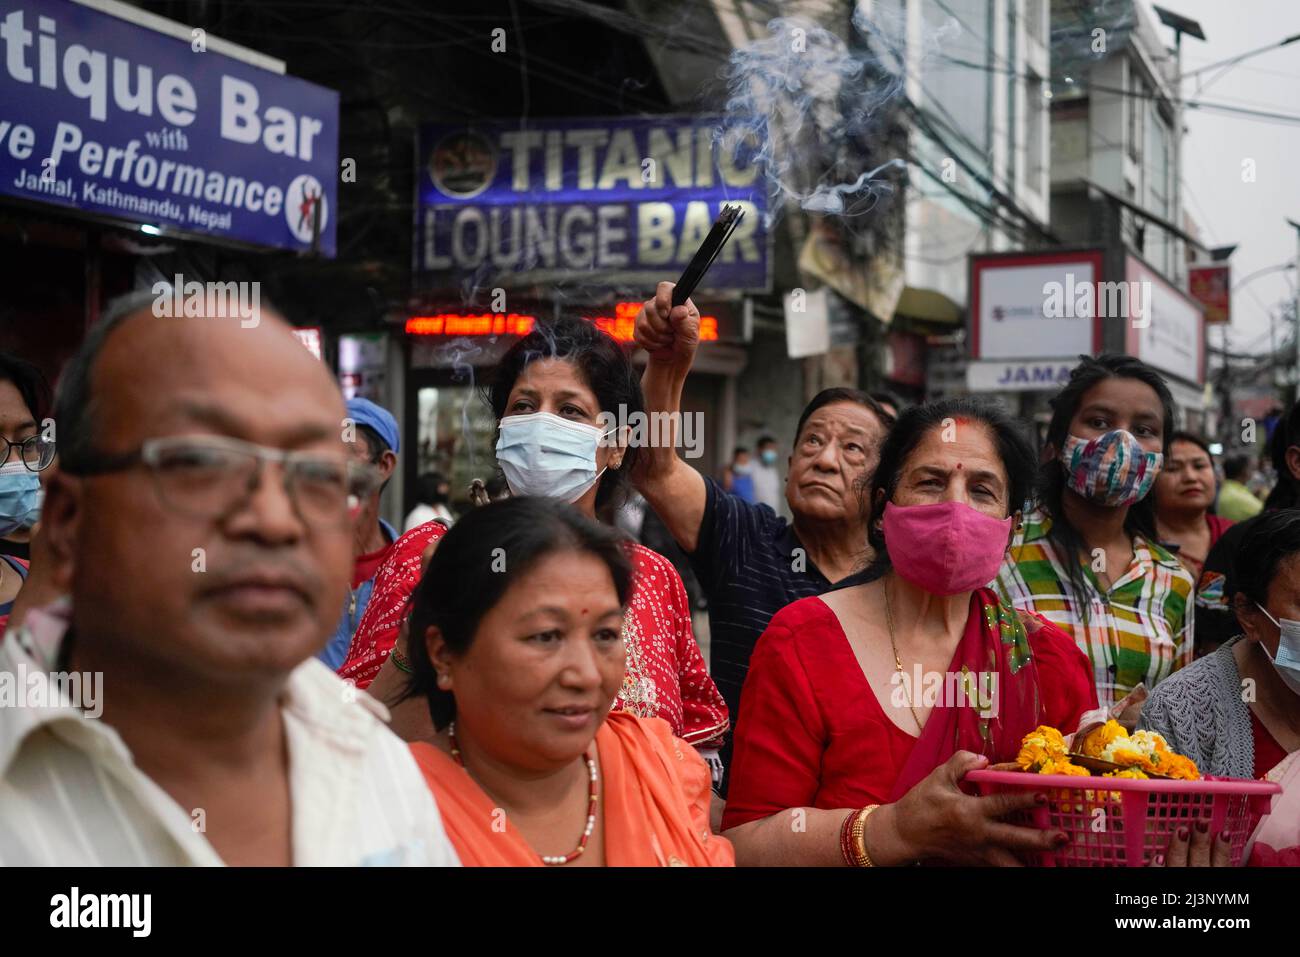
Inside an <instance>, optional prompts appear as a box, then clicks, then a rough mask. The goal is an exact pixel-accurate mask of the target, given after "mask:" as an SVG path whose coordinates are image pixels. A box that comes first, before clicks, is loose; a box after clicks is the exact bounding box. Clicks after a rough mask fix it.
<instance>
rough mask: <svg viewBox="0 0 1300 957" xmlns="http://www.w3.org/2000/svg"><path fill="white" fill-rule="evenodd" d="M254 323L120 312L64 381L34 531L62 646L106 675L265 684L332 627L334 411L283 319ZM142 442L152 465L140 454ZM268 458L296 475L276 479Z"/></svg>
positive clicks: (318, 367)
mask: <svg viewBox="0 0 1300 957" xmlns="http://www.w3.org/2000/svg"><path fill="white" fill-rule="evenodd" d="M262 319H263V320H265V321H260V322H258V323H257V324H256V325H255V326H248V325H245V324H243V323H241V321H240V319H239V318H238V317H237V316H235V317H228V318H227V317H197V316H190V317H171V316H159V315H156V314H155V312H154V310H153V309H152V308H151V307H150V305H149V304H148V302H143V303H142V302H140V301H136V302H134V303H129V304H127V305H125V306H124V307H122V308H120V309H119V310H117V311H116V312H115V313H114V314H113V315H111V316H109V317H107V318H106V319H105V320H104V321H103V323H102V324H101V325H100V326H98V327H96V328H95V329H94V330H93V331H92V333H91V334H90V335H89V336H88V337H87V340H86V342H85V343H84V344H83V347H82V350H81V351H80V352H79V353H78V355H77V356H76V357H75V358H74V359H73V361H72V362H71V363H70V364H69V366H68V368H67V369H66V370H65V372H64V377H63V380H62V381H61V382H60V387H59V395H58V400H57V402H56V407H55V422H56V427H57V429H58V436H57V438H58V442H59V445H60V448H59V454H60V460H59V468H58V469H57V471H56V474H55V475H54V476H53V478H52V479H51V480H50V484H49V488H48V490H47V495H46V511H45V516H44V521H45V528H46V529H47V534H48V535H49V541H50V545H51V549H52V550H53V551H54V553H55V555H56V557H57V565H58V568H59V572H58V578H59V580H60V582H61V583H62V584H63V585H64V587H65V588H66V589H67V590H68V591H69V592H70V593H71V595H72V599H73V622H74V627H75V629H76V634H77V636H78V643H80V644H82V645H83V647H84V646H87V645H89V646H91V647H99V648H101V649H111V650H112V654H113V656H114V660H119V659H120V660H121V661H122V662H123V666H130V663H132V662H133V663H134V665H135V666H140V665H141V664H142V663H145V662H150V663H152V664H153V665H154V666H155V667H156V668H159V669H161V670H163V671H169V672H171V673H178V672H181V671H187V672H189V673H190V674H191V675H193V673H195V672H199V673H201V675H202V677H203V678H204V679H205V680H226V681H231V682H241V681H244V682H246V681H256V680H257V679H258V678H259V676H260V677H261V678H263V679H266V680H268V681H275V680H282V679H283V677H284V676H285V675H286V674H287V673H288V671H289V670H291V669H292V668H293V667H294V666H296V665H297V664H298V663H300V662H301V661H303V660H305V659H306V658H307V657H309V656H311V655H312V654H315V653H316V652H317V651H318V650H319V649H320V648H321V647H323V646H324V643H325V640H326V638H327V636H328V635H329V633H330V632H331V631H332V629H333V626H334V625H335V623H336V622H337V620H338V616H339V612H340V609H341V608H342V607H343V600H344V597H345V596H346V594H347V586H348V581H349V578H350V573H351V552H352V548H351V528H350V514H349V512H348V510H347V504H346V496H345V495H343V496H340V497H339V498H338V501H337V504H338V507H337V509H334V508H333V506H332V505H331V504H330V502H331V501H333V499H331V498H330V494H331V492H330V490H331V489H332V488H337V487H338V486H336V485H330V484H328V483H329V481H330V479H329V478H325V479H324V483H323V482H322V477H325V476H330V475H334V474H338V473H337V472H332V471H331V470H332V469H333V468H334V465H335V464H336V463H337V465H338V469H340V470H342V471H344V472H346V469H347V462H348V456H347V447H346V446H345V444H344V441H343V437H344V430H345V420H346V417H347V412H346V409H345V407H344V404H343V398H342V395H341V394H340V392H339V389H338V386H337V384H336V383H335V382H334V379H333V377H332V376H331V375H330V373H329V371H328V369H327V368H326V367H325V366H324V364H323V363H321V362H320V361H319V360H317V359H316V358H315V357H314V356H313V355H312V354H311V353H310V352H308V350H307V349H306V348H304V347H303V345H302V343H300V342H299V341H298V340H297V339H296V338H295V337H294V335H293V333H292V330H291V329H290V328H289V326H288V325H287V324H286V323H285V322H284V321H283V319H281V318H280V317H279V316H276V315H273V314H269V313H268V312H266V311H265V310H264V311H263V315H262ZM159 440H165V442H166V443H170V444H171V445H170V446H169V447H171V448H173V452H172V453H171V457H170V458H169V459H168V460H166V462H165V463H162V462H159V461H158V460H156V459H155V460H149V459H148V457H147V456H146V455H145V451H144V450H145V449H146V448H147V447H153V446H156V445H157V443H158V441H159ZM176 443H179V446H176ZM177 448H179V451H176V449H177ZM259 449H260V450H263V451H262V452H261V453H260V454H261V456H262V458H260V459H255V458H253V457H252V456H253V455H254V454H258V453H257V450H259ZM232 450H233V451H232ZM279 453H294V454H295V455H296V456H297V457H298V458H299V459H301V458H302V457H303V456H306V457H307V459H309V460H310V462H311V463H312V464H311V466H310V468H309V469H307V470H306V471H295V472H292V473H291V472H290V471H288V470H287V468H286V467H285V466H284V465H281V464H277V463H275V462H274V461H272V460H268V459H267V458H266V456H268V455H270V456H272V457H274V456H275V455H277V454H279ZM232 456H233V458H232ZM223 462H224V463H225V464H222V463H223ZM322 503H324V504H322ZM335 511H336V512H337V515H335V514H334V512H335Z"/></svg>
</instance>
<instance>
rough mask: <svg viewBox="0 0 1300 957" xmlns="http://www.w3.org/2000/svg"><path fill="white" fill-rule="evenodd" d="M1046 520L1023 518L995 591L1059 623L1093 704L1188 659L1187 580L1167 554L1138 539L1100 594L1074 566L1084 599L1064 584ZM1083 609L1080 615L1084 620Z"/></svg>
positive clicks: (1086, 568)
mask: <svg viewBox="0 0 1300 957" xmlns="http://www.w3.org/2000/svg"><path fill="white" fill-rule="evenodd" d="M1051 527H1052V523H1051V519H1050V518H1049V517H1047V515H1046V514H1044V512H1043V511H1042V510H1041V509H1038V510H1034V511H1029V512H1026V513H1025V517H1024V527H1023V528H1022V529H1020V530H1019V531H1017V532H1016V535H1015V538H1013V539H1012V540H1011V547H1010V548H1009V549H1008V550H1007V555H1006V558H1005V559H1004V560H1003V562H1002V568H1001V569H1000V570H999V572H998V579H997V588H998V591H999V592H1000V593H1001V595H1002V597H1003V599H1004V600H1005V601H1007V602H1009V603H1010V604H1012V605H1014V606H1015V607H1017V608H1024V609H1026V610H1028V611H1033V612H1037V613H1038V614H1040V615H1042V616H1043V617H1044V618H1046V619H1047V620H1048V621H1050V622H1052V623H1054V624H1056V625H1060V626H1061V627H1062V628H1063V629H1065V631H1066V632H1068V633H1069V634H1070V635H1071V636H1072V637H1073V638H1074V640H1075V643H1076V644H1077V645H1078V646H1079V647H1080V648H1081V649H1082V650H1083V652H1084V653H1085V654H1086V655H1087V656H1088V658H1089V659H1090V660H1091V661H1092V670H1093V676H1094V678H1095V680H1096V683H1097V701H1098V704H1099V706H1100V707H1103V708H1106V707H1109V706H1110V705H1112V704H1114V703H1115V702H1116V701H1118V700H1120V699H1121V698H1123V697H1124V696H1125V695H1126V694H1128V693H1129V692H1130V691H1132V690H1133V688H1134V687H1135V686H1136V685H1137V684H1138V683H1139V682H1141V683H1144V684H1145V685H1146V687H1147V688H1148V689H1150V688H1152V687H1154V686H1155V685H1156V684H1157V683H1158V682H1160V681H1162V680H1163V679H1165V678H1167V677H1169V675H1170V674H1172V673H1173V672H1174V671H1176V670H1178V669H1179V668H1182V667H1183V666H1184V665H1188V664H1190V663H1191V661H1192V619H1193V607H1194V606H1193V601H1192V596H1193V591H1194V583H1193V581H1192V576H1191V575H1190V574H1189V573H1188V572H1187V570H1186V569H1184V568H1183V566H1182V564H1181V563H1180V562H1179V561H1178V559H1177V558H1175V557H1174V556H1173V555H1172V554H1171V553H1170V552H1168V551H1166V550H1165V549H1164V548H1161V547H1160V546H1159V545H1158V544H1156V543H1155V542H1148V541H1147V540H1146V539H1144V538H1143V537H1142V536H1140V535H1135V536H1134V537H1133V561H1132V562H1131V563H1130V565H1129V567H1128V568H1127V569H1126V570H1125V571H1124V574H1122V575H1120V576H1118V577H1113V578H1112V582H1113V584H1112V585H1111V587H1110V590H1109V591H1107V592H1104V593H1103V592H1102V591H1101V588H1100V585H1099V584H1098V582H1097V578H1096V576H1095V575H1094V574H1093V571H1092V567H1091V565H1090V563H1088V562H1084V561H1080V566H1081V569H1082V571H1083V576H1084V580H1085V582H1086V590H1087V594H1086V595H1082V596H1080V595H1078V594H1076V593H1075V591H1074V589H1073V588H1072V586H1071V585H1070V580H1069V575H1068V573H1067V571H1066V567H1067V566H1066V564H1065V560H1064V558H1063V556H1062V555H1061V552H1060V549H1059V548H1058V546H1057V545H1056V543H1055V542H1053V541H1052V540H1051V539H1049V538H1048V537H1047V533H1048V531H1049V530H1050V529H1051ZM1085 608H1086V611H1087V617H1086V619H1085V617H1084V609H1085Z"/></svg>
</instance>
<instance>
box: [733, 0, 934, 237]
mask: <svg viewBox="0 0 1300 957" xmlns="http://www.w3.org/2000/svg"><path fill="white" fill-rule="evenodd" d="M767 29H768V36H766V37H764V38H762V39H759V40H755V41H754V42H752V43H749V44H747V45H746V46H744V47H742V48H740V49H738V50H735V51H734V52H733V53H732V54H731V61H730V63H729V65H728V67H727V69H726V82H727V87H728V90H729V94H730V96H729V99H728V101H727V106H726V118H725V120H724V122H723V126H722V129H721V130H719V133H718V138H717V139H718V142H719V145H720V147H722V148H725V144H728V143H734V142H735V141H736V139H737V138H740V137H745V138H748V139H750V140H751V141H756V142H757V143H758V144H759V145H758V147H757V149H756V158H757V160H758V161H759V162H761V164H762V167H763V170H764V174H765V176H766V178H767V187H768V196H769V200H770V202H769V210H768V225H770V224H771V221H772V220H773V219H774V218H775V217H776V216H777V215H779V212H780V209H781V207H782V206H783V205H784V204H786V203H794V204H797V205H798V206H800V207H801V208H803V209H805V210H807V211H809V212H816V213H824V214H832V215H837V216H840V217H854V216H860V215H862V214H864V213H866V212H868V211H869V210H870V209H871V208H872V207H873V206H874V205H875V204H876V202H877V201H878V200H879V198H880V197H881V196H882V195H883V194H885V193H887V192H891V191H892V190H893V189H894V187H895V180H896V179H897V176H891V177H889V178H881V177H880V174H882V173H886V172H888V171H893V170H905V169H906V164H905V163H904V161H903V160H902V159H900V158H897V157H894V158H886V157H880V156H877V163H878V165H876V166H875V168H874V169H871V170H868V171H865V172H864V171H862V169H861V167H862V165H864V164H863V163H862V159H863V157H864V156H872V155H874V148H876V147H877V144H878V143H879V141H880V140H882V139H883V138H884V137H883V133H884V131H885V130H886V128H887V126H888V124H889V122H890V116H889V111H888V110H887V109H886V108H887V107H888V106H889V105H890V104H892V103H893V102H894V101H896V100H899V99H900V97H901V96H902V95H903V93H904V88H905V85H906V82H907V72H906V59H905V54H904V50H905V49H906V40H907V30H906V21H905V19H904V18H902V17H900V16H897V15H894V14H890V13H887V12H886V11H882V10H876V11H875V12H873V14H872V15H871V16H870V17H867V16H866V15H865V14H864V13H863V12H862V11H861V10H860V9H859V10H855V12H854V15H853V29H852V30H851V31H850V32H851V36H850V37H849V39H848V40H847V41H846V40H845V39H843V38H841V37H839V36H836V35H835V34H834V33H831V32H830V31H829V30H826V29H825V28H823V27H821V26H819V25H817V24H816V23H814V22H812V21H811V20H807V19H803V18H798V17H778V18H777V19H775V20H772V21H771V22H770V23H768V25H767ZM959 32H960V27H958V26H957V24H956V22H955V21H953V20H950V21H949V22H948V23H946V24H945V25H944V26H943V27H941V28H939V29H938V30H936V31H932V32H930V33H929V34H928V35H927V36H924V37H922V40H921V45H920V49H918V50H917V51H916V53H915V54H914V58H915V59H916V61H917V62H919V61H920V60H921V59H924V58H925V57H926V56H928V55H930V54H932V53H933V52H934V51H935V50H937V49H938V45H939V43H940V42H941V41H943V40H946V39H947V38H949V37H951V36H954V35H956V34H957V33H959ZM880 160H885V161H884V162H880Z"/></svg>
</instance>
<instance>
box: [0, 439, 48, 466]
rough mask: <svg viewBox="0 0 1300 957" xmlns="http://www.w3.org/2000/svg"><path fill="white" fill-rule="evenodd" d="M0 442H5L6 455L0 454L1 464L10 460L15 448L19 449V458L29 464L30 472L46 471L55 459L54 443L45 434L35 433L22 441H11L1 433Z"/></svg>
mask: <svg viewBox="0 0 1300 957" xmlns="http://www.w3.org/2000/svg"><path fill="white" fill-rule="evenodd" d="M0 442H3V443H4V444H5V450H4V455H0V465H4V464H5V463H7V462H8V461H9V458H10V456H12V455H13V451H14V449H17V450H18V460H19V461H20V462H22V463H23V465H25V466H27V471H29V472H41V471H44V470H45V469H47V468H49V467H50V463H51V462H53V461H54V443H53V442H52V441H49V440H47V439H46V438H45V437H44V436H40V435H33V436H31V437H30V438H26V439H23V440H22V441H21V442H10V441H9V440H8V439H6V438H5V437H4V436H2V435H0Z"/></svg>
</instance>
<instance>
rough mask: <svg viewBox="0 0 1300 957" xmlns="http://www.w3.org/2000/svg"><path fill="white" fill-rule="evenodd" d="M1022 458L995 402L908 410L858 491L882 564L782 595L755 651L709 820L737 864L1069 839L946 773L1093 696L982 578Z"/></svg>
mask: <svg viewBox="0 0 1300 957" xmlns="http://www.w3.org/2000/svg"><path fill="white" fill-rule="evenodd" d="M1033 472H1034V461H1033V452H1032V450H1031V448H1030V446H1029V445H1028V443H1027V442H1026V440H1025V439H1024V438H1023V437H1022V436H1021V435H1020V433H1019V432H1018V430H1017V428H1016V426H1015V424H1014V423H1013V422H1012V421H1011V420H1010V419H1009V418H1008V417H1007V416H1006V415H1005V414H1004V413H1002V412H1001V411H1000V410H998V409H996V408H995V407H992V406H989V405H985V404H982V403H979V402H976V401H975V400H972V399H969V398H961V399H949V400H945V401H942V402H938V403H933V404H930V405H925V406H918V407H914V408H912V409H909V410H907V411H906V412H904V413H903V415H902V417H901V418H900V419H899V420H898V423H897V424H896V425H895V426H894V429H893V431H892V432H891V433H890V435H889V437H888V438H887V439H886V440H885V443H884V446H883V447H882V449H881V456H880V464H879V466H878V467H877V469H876V473H875V477H874V479H873V483H872V489H871V499H870V500H871V503H872V516H871V522H870V525H869V532H868V534H869V537H870V542H871V544H872V546H873V547H874V548H875V550H876V554H877V556H878V557H877V569H878V570H879V571H881V573H882V574H881V577H879V578H877V579H876V580H874V581H872V582H870V583H868V584H865V585H855V586H853V587H850V588H845V589H841V590H838V591H832V592H829V593H827V594H825V595H822V596H820V597H815V598H805V599H803V600H801V601H797V602H795V603H794V604H792V605H789V606H787V607H786V608H785V609H783V610H782V611H780V612H779V613H777V615H776V616H774V617H773V619H772V621H771V624H770V625H769V626H768V629H767V631H766V632H765V633H764V634H763V636H762V638H760V639H759V643H758V646H757V648H756V649H755V652H754V657H753V659H752V661H751V662H750V667H749V676H748V678H747V679H746V681H745V687H744V691H743V692H742V695H741V702H740V714H739V719H738V722H737V726H736V739H735V755H734V758H733V763H732V768H731V786H730V790H729V793H728V798H727V806H726V811H725V814H724V817H723V828H724V832H725V833H726V836H727V837H728V838H730V839H731V840H732V843H733V844H734V845H735V848H736V859H737V862H738V863H740V864H742V865H754V864H759V865H773V864H776V865H843V864H847V865H858V866H870V865H873V864H877V865H879V864H902V863H908V862H912V861H920V860H948V861H954V862H962V863H982V864H1014V863H1016V857H1015V852H1016V851H1018V850H1045V849H1048V848H1050V847H1051V846H1053V843H1054V842H1057V841H1063V840H1065V835H1064V834H1062V833H1060V832H1044V831H1037V830H1032V829H1028V828H1022V827H1015V826H1012V825H1010V824H1007V823H1004V822H1003V821H1001V820H1000V818H1002V817H1003V816H1005V815H1006V814H1007V813H1009V812H1012V811H1015V810H1017V809H1020V808H1025V807H1029V806H1030V805H1031V804H1032V803H1033V802H1034V801H1035V800H1036V799H1037V797H1038V796H1036V795H1032V794H1031V795H1024V796H1007V795H997V796H992V797H974V796H970V795H968V794H967V793H965V792H964V791H963V790H962V789H961V787H960V782H961V779H962V777H963V776H964V775H965V773H966V772H967V771H970V770H972V769H975V768H979V767H984V766H986V765H987V764H988V763H990V762H998V761H1005V760H1011V759H1014V757H1015V755H1016V753H1017V751H1018V749H1019V746H1020V741H1021V738H1022V737H1023V736H1024V735H1025V734H1026V733H1027V732H1029V731H1031V730H1033V729H1034V728H1035V727H1036V726H1037V725H1039V724H1049V725H1053V726H1055V727H1057V728H1060V729H1062V730H1063V731H1065V732H1067V733H1068V732H1070V731H1073V730H1074V729H1075V728H1076V726H1077V724H1078V720H1079V717H1080V715H1081V714H1082V713H1083V712H1084V711H1085V710H1087V709H1089V708H1093V707H1095V706H1096V691H1095V689H1094V687H1093V682H1092V675H1091V671H1090V669H1089V667H1088V662H1087V659H1086V658H1085V657H1084V656H1083V653H1082V652H1080V651H1079V650H1078V648H1077V647H1076V646H1075V644H1074V642H1073V641H1072V640H1071V639H1070V638H1069V637H1068V636H1067V635H1065V634H1064V633H1063V632H1062V631H1060V630H1059V629H1058V628H1056V627H1055V626H1053V625H1051V624H1048V623H1047V622H1045V621H1043V620H1041V619H1039V618H1035V617H1033V616H1028V615H1026V616H1024V617H1021V616H1020V615H1018V614H1017V613H1016V612H1014V611H1012V610H1011V609H1009V608H1007V607H1005V606H1003V605H1001V604H1000V603H999V601H998V599H997V596H996V594H995V593H994V592H993V591H992V590H990V589H989V588H988V587H986V586H987V584H988V582H989V581H991V580H992V579H993V578H994V577H995V576H996V574H997V571H998V567H999V564H1000V562H1001V561H1002V556H1003V552H1004V551H1005V550H1006V546H1007V543H1008V542H1009V541H1010V538H1011V534H1012V528H1011V526H1012V524H1013V522H1014V521H1018V520H1019V503H1021V502H1023V501H1024V499H1025V497H1026V494H1027V493H1028V491H1029V488H1030V485H1031V483H1032V481H1033Z"/></svg>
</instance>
